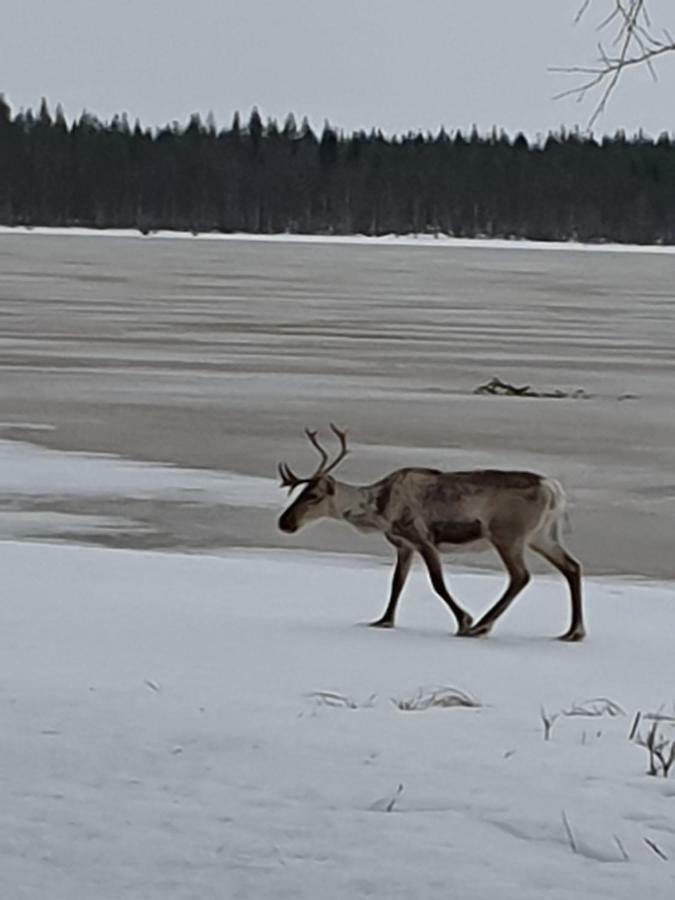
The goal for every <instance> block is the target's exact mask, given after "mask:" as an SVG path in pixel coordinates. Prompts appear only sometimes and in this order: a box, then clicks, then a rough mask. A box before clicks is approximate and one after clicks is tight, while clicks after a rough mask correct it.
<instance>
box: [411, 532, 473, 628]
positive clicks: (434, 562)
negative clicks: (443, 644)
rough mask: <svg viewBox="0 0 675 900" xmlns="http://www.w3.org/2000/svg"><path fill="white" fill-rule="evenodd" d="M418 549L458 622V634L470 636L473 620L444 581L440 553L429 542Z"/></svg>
mask: <svg viewBox="0 0 675 900" xmlns="http://www.w3.org/2000/svg"><path fill="white" fill-rule="evenodd" d="M416 549H417V552H418V553H419V554H420V556H421V557H422V559H423V560H424V563H425V565H426V567H427V571H428V572H429V578H430V580H431V585H432V587H433V589H434V590H435V591H436V593H437V594H438V596H439V597H440V598H441V600H443V601H444V602H445V603H446V605H447V607H448V609H449V610H450V612H451V613H452V614H453V616H454V617H455V619H456V620H457V634H458V635H461V636H463V635H466V634H469V629H470V628H471V624H472V622H473V619H472V618H471V616H470V615H469V613H468V612H467V611H466V610H465V609H462V607H461V606H460V605H459V603H457V601H456V600H455V599H454V598H453V597H452V596H451V595H450V592H449V591H448V589H447V588H446V586H445V581H444V579H443V567H442V565H441V558H440V556H439V555H438V551H437V550H436V548H435V547H434V545H433V544H431V543H428V542H424V543H421V544H420V545H419V546H418V547H417V548H416Z"/></svg>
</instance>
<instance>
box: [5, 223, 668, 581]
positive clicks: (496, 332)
mask: <svg viewBox="0 0 675 900" xmlns="http://www.w3.org/2000/svg"><path fill="white" fill-rule="evenodd" d="M673 285H675V256H674V255H667V254H649V253H628V252H626V253H621V252H619V253H609V252H587V251H570V250H542V249H523V248H522V247H520V248H518V249H486V248H485V247H481V246H477V247H471V248H464V247H457V248H450V247H427V246H418V247H416V246H407V245H403V244H401V245H396V244H395V243H392V244H389V245H383V246H372V244H371V245H359V244H351V245H350V244H340V243H334V244H331V243H298V242H287V243H286V242H261V241H245V240H239V241H208V240H171V239H166V240H164V239H150V240H148V239H140V238H136V237H128V238H125V237H115V238H112V237H111V238H101V237H98V238H96V237H86V236H53V235H49V236H43V235H37V234H35V235H21V234H2V235H0V364H1V366H2V378H1V379H0V456H2V458H3V461H4V468H3V472H4V474H3V476H2V477H0V500H1V502H2V516H0V535H4V536H6V537H12V536H26V535H28V536H32V537H49V538H50V539H54V538H58V539H67V540H77V541H82V540H87V541H95V542H99V543H105V544H111V545H117V546H127V547H143V548H148V547H151V548H152V547H156V548H176V549H208V550H219V549H223V548H228V547H233V546H270V547H271V546H289V545H292V546H293V547H296V548H298V547H310V548H319V549H331V550H349V551H353V550H357V551H361V552H375V553H379V552H383V553H388V550H387V549H386V548H385V547H384V545H383V544H381V543H380V542H379V541H378V540H376V539H372V540H366V539H364V538H362V537H359V536H358V535H352V534H350V533H349V532H348V531H347V530H345V529H344V528H341V527H340V526H338V525H322V526H321V527H319V528H316V529H313V530H312V529H310V530H308V531H307V532H303V533H301V534H300V535H298V536H296V537H294V538H293V539H292V540H289V539H288V538H286V537H284V536H282V535H280V534H278V533H277V531H276V527H275V519H276V509H277V508H278V507H279V506H281V504H282V503H283V501H284V495H283V494H282V493H281V491H277V489H276V488H275V487H274V484H273V482H272V481H271V480H270V479H273V478H274V477H275V469H276V464H277V462H278V461H279V460H280V459H286V460H288V461H289V462H290V463H291V465H292V466H293V467H294V468H295V467H297V468H298V469H299V470H301V471H302V470H304V469H306V468H307V467H309V466H311V465H313V462H314V457H313V454H312V452H311V451H310V449H309V447H308V446H307V444H306V441H305V440H304V437H303V435H302V429H303V427H304V425H305V424H308V425H312V426H314V427H316V426H320V425H322V426H324V427H325V424H326V423H328V422H329V421H330V420H334V421H336V422H338V423H339V424H340V425H342V426H343V427H346V428H347V429H348V430H349V432H350V435H351V440H352V447H353V454H352V456H351V457H350V459H349V461H348V462H347V463H346V464H345V465H344V467H343V469H342V470H341V473H342V475H343V477H344V478H345V479H347V480H353V481H355V482H358V481H365V480H369V479H375V478H377V477H379V476H381V475H383V474H384V473H385V472H386V471H388V470H390V469H392V468H395V467H397V466H400V465H406V464H410V463H413V464H414V463H417V464H420V463H421V464H428V465H434V466H439V467H443V468H471V467H474V466H487V465H489V466H498V467H507V466H508V467H528V468H534V469H537V470H540V471H545V472H547V473H549V474H551V475H555V476H556V477H558V478H560V479H561V480H562V481H563V483H564V484H565V486H566V488H567V490H568V493H569V495H570V500H571V512H572V524H573V531H572V533H571V534H570V535H568V539H567V540H568V543H569V544H570V546H571V548H573V549H574V551H575V553H576V554H577V555H579V556H580V558H581V559H582V560H583V562H584V564H585V567H586V570H587V571H589V572H591V573H596V574H599V573H618V574H637V575H646V576H655V577H666V578H667V577H671V576H672V575H673V562H672V547H673V538H674V536H675V526H674V525H673V522H674V520H675V475H674V474H673V473H674V472H675V415H673V397H674V396H675V353H674V352H673V346H674V344H675V292H674V289H673ZM493 375H498V376H500V377H501V378H503V379H505V380H507V381H510V382H513V383H515V384H530V385H532V386H533V387H534V388H535V389H538V390H553V389H557V388H560V389H563V390H574V389H577V388H582V389H583V390H584V391H586V392H587V393H588V394H590V395H591V396H590V398H589V399H576V400H573V399H516V398H508V397H495V398H493V397H483V396H475V395H474V394H473V393H472V392H473V389H474V388H475V387H476V386H477V385H479V384H481V383H483V382H485V381H487V380H488V379H489V378H490V377H491V376H493ZM626 395H630V396H626ZM16 442H19V443H16ZM47 451H51V452H47ZM63 451H68V452H69V454H73V455H68V456H66V455H64V452H63ZM92 453H95V454H108V455H107V456H95V457H93V458H92V457H91V454H92ZM118 457H122V458H123V459H119V458H118ZM156 463H161V464H164V465H163V467H162V468H157V467H156V466H155V465H154V464H156ZM45 466H47V468H45ZM81 466H82V467H84V469H86V471H87V472H88V473H89V475H88V482H87V485H86V489H85V488H83V485H82V480H81V479H80V478H79V477H78V473H79V472H80V471H81V469H80V467H81ZM177 468H178V469H179V470H180V471H176V469H177ZM84 469H83V470H84ZM184 469H185V470H189V471H183V470H184ZM71 470H73V472H74V474H71V475H70V476H69V475H68V472H69V471H71ZM151 470H152V473H153V474H152V476H150V475H149V473H150V471H151ZM37 472H40V473H41V474H40V477H36V473H37ZM130 472H131V473H132V474H130ZM134 472H135V474H133V473H134ZM64 473H65V474H64ZM238 476H246V477H245V478H243V479H242V478H239V477H238ZM471 562H472V563H476V564H479V565H481V564H491V558H490V557H486V558H484V557H472V558H471Z"/></svg>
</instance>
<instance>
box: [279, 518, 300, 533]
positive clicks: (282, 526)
mask: <svg viewBox="0 0 675 900" xmlns="http://www.w3.org/2000/svg"><path fill="white" fill-rule="evenodd" d="M279 530H280V531H285V532H286V534H293V532H294V531H297V530H298V525H297V522H296V521H295V517H294V516H289V515H287V514H286V513H283V515H281V516H279Z"/></svg>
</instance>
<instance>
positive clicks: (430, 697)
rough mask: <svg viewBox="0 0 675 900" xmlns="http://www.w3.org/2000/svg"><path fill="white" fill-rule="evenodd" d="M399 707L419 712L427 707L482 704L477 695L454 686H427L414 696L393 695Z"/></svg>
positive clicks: (474, 705) (393, 700)
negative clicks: (397, 696)
mask: <svg viewBox="0 0 675 900" xmlns="http://www.w3.org/2000/svg"><path fill="white" fill-rule="evenodd" d="M391 702H392V703H393V704H394V706H395V707H396V708H397V709H400V710H402V711H403V712H419V711H421V710H425V709H432V708H437V709H453V708H455V707H458V706H461V707H465V708H476V707H479V706H480V705H481V704H480V702H479V701H478V700H476V698H475V697H472V696H470V695H469V694H466V693H465V692H464V691H460V690H459V689H458V688H453V687H444V686H441V687H427V688H418V690H417V691H415V693H414V694H413V695H412V697H407V698H405V697H400V698H394V697H392V701H391Z"/></svg>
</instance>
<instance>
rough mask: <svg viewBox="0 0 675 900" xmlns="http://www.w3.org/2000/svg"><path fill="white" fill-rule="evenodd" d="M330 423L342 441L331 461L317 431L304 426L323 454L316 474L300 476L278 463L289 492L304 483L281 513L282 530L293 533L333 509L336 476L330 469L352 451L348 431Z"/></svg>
mask: <svg viewBox="0 0 675 900" xmlns="http://www.w3.org/2000/svg"><path fill="white" fill-rule="evenodd" d="M330 427H331V430H332V432H333V434H334V435H335V436H336V437H337V438H338V440H339V441H340V451H339V453H338V455H337V456H336V457H335V459H334V460H333V461H332V462H331V463H329V462H328V454H327V453H326V451H325V450H324V449H323V447H322V446H321V444H320V443H319V441H318V438H317V432H316V431H310V430H309V429H308V428H305V434H306V435H307V437H308V438H309V440H310V443H311V444H312V446H313V447H314V448H315V449H316V450H318V452H319V455H320V457H321V459H320V461H319V465H318V466H317V468H316V470H315V472H314V474H313V475H310V476H309V478H298V476H297V475H294V474H293V472H292V471H291V469H290V468H289V467H288V465H287V464H286V463H279V475H280V477H281V486H282V487H287V488H288V492H289V494H290V493H292V492H293V490H294V489H295V488H296V487H298V486H299V485H301V484H304V485H305V487H304V489H303V490H302V492H301V494H300V495H299V496H298V497H297V498H296V499H295V500H294V501H293V503H291V505H290V506H289V507H287V509H285V510H284V512H283V513H282V514H281V516H280V517H279V528H280V529H281V530H282V531H286V532H288V533H292V532H294V531H297V530H298V529H299V528H302V526H303V525H306V524H307V522H311V521H312V520H313V519H321V518H323V517H324V516H331V515H333V513H334V502H333V499H334V496H335V480H334V479H333V478H331V477H330V474H329V473H330V472H332V471H333V469H335V468H336V466H337V465H338V464H339V463H341V462H342V460H343V459H344V458H345V456H346V455H347V453H349V451H348V450H347V435H346V434H345V432H344V431H340V429H339V428H337V426H335V425H333V424H332V423H331V426H330Z"/></svg>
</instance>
